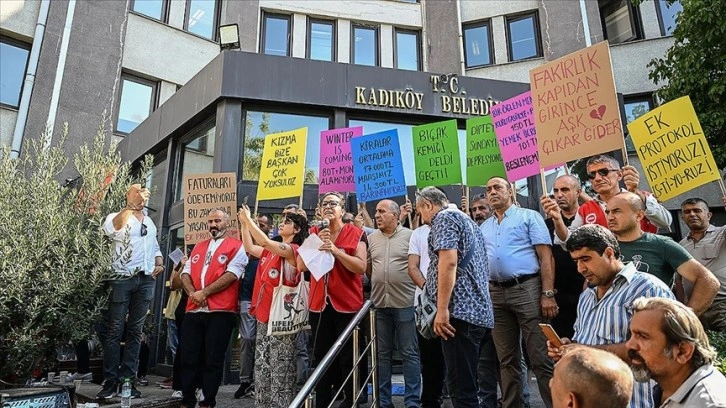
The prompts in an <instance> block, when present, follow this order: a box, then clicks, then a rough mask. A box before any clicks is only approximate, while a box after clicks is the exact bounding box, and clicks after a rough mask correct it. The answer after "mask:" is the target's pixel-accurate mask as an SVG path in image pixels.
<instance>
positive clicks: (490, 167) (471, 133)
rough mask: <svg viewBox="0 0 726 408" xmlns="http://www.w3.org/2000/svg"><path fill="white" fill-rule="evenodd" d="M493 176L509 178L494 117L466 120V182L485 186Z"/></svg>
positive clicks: (470, 184) (469, 184) (471, 184)
mask: <svg viewBox="0 0 726 408" xmlns="http://www.w3.org/2000/svg"><path fill="white" fill-rule="evenodd" d="M492 177H503V178H504V179H506V178H507V172H506V171H505V170H504V161H503V160H502V153H501V151H500V150H499V142H498V141H497V135H496V133H494V124H493V123H492V117H491V116H489V115H487V116H479V117H476V118H472V119H467V120H466V184H467V185H468V186H483V185H485V184H486V183H487V181H489V179H490V178H492Z"/></svg>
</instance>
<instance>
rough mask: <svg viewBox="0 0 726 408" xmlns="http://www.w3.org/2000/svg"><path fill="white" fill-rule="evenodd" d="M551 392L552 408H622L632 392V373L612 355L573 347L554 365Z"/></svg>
mask: <svg viewBox="0 0 726 408" xmlns="http://www.w3.org/2000/svg"><path fill="white" fill-rule="evenodd" d="M550 389H551V390H552V406H553V407H554V408H560V407H568V408H624V407H627V406H628V404H629V402H630V395H631V394H632V392H633V374H632V372H631V371H630V369H629V368H628V366H627V365H626V364H625V363H624V362H623V360H621V359H620V358H618V357H617V356H616V355H615V354H612V353H610V352H607V351H604V350H598V349H595V348H591V347H585V346H580V347H573V348H572V349H569V350H568V351H567V352H566V353H565V355H564V356H563V357H562V359H561V360H560V361H559V362H558V363H557V365H555V372H554V376H553V377H552V380H550Z"/></svg>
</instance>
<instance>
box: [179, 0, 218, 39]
mask: <svg viewBox="0 0 726 408" xmlns="http://www.w3.org/2000/svg"><path fill="white" fill-rule="evenodd" d="M218 23H219V4H218V3H217V0H187V11H186V18H185V21H184V29H185V30H186V31H189V32H190V33H193V34H196V35H198V36H200V37H204V38H206V39H208V40H212V41H214V40H215V39H216V38H217V25H218Z"/></svg>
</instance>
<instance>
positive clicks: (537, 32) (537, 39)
mask: <svg viewBox="0 0 726 408" xmlns="http://www.w3.org/2000/svg"><path fill="white" fill-rule="evenodd" d="M528 18H532V22H533V25H534V27H533V29H534V43H535V44H534V45H535V55H534V56H531V57H527V58H522V59H518V60H515V59H514V58H513V56H512V54H513V50H512V48H513V47H512V33H511V29H510V28H509V26H510V24H511V23H515V22H517V21H521V20H526V19H528ZM490 30H491V29H490ZM504 31H505V35H506V39H507V60H508V62H519V61H527V60H531V59H535V58H542V57H543V56H544V53H543V50H542V31H541V28H540V25H539V13H538V12H537V10H532V11H527V12H524V13H517V14H510V15H508V16H504Z"/></svg>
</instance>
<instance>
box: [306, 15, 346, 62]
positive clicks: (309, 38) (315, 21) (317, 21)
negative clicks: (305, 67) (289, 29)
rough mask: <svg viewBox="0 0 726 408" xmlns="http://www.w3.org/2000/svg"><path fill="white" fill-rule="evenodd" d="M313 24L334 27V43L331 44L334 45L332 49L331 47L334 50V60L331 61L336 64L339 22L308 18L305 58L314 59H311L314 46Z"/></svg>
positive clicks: (332, 39)
mask: <svg viewBox="0 0 726 408" xmlns="http://www.w3.org/2000/svg"><path fill="white" fill-rule="evenodd" d="M313 24H328V25H330V26H331V27H332V29H333V30H332V34H331V36H332V38H331V39H330V40H331V42H332V44H331V45H332V47H331V50H332V55H331V58H332V59H331V60H330V61H331V62H336V61H337V60H338V22H337V21H336V20H325V19H322V18H313V17H308V22H307V26H308V28H307V33H306V39H305V58H307V59H312V58H310V56H311V54H312V48H311V45H312V27H313ZM316 61H321V60H316Z"/></svg>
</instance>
